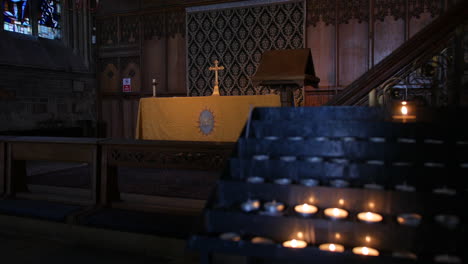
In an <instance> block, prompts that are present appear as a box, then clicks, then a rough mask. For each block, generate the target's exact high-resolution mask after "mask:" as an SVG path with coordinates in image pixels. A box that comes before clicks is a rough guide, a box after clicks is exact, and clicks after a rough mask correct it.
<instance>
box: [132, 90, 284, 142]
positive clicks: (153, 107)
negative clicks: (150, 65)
mask: <svg viewBox="0 0 468 264" xmlns="http://www.w3.org/2000/svg"><path fill="white" fill-rule="evenodd" d="M279 106H281V101H280V96H279V95H275V94H271V95H253V96H202V97H172V98H156V97H150V98H143V99H141V100H140V106H139V109H138V121H137V126H136V134H135V135H136V138H137V139H145V140H183V141H222V142H235V141H237V138H238V137H239V135H240V133H241V132H242V129H243V127H244V125H245V122H246V121H247V119H248V115H249V111H250V108H251V107H279Z"/></svg>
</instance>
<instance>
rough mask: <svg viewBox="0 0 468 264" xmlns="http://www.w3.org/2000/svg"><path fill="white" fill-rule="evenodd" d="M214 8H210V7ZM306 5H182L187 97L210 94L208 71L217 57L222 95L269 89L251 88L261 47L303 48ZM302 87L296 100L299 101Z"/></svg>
mask: <svg viewBox="0 0 468 264" xmlns="http://www.w3.org/2000/svg"><path fill="white" fill-rule="evenodd" d="M214 8H215V9H214ZM304 21H305V10H304V2H303V1H271V0H269V1H248V2H238V3H233V4H224V5H219V6H217V7H216V6H213V7H211V8H206V7H194V8H188V9H187V80H188V82H187V91H188V95H189V96H206V95H210V94H211V93H212V89H213V88H212V87H213V72H211V71H209V70H208V67H209V66H210V65H212V64H213V61H214V60H216V59H217V60H219V61H220V65H222V66H224V67H225V70H224V71H220V76H219V79H220V93H221V95H254V94H265V93H269V90H268V89H267V88H266V87H254V86H253V85H252V82H251V76H252V75H253V74H254V73H255V72H256V70H257V66H258V64H259V62H260V58H261V55H262V54H263V52H264V51H267V50H271V49H297V48H303V47H304V43H305V41H304V40H305V36H304V26H305V25H304V24H305V23H304ZM302 96H303V95H302V89H301V90H300V92H298V93H297V94H296V97H297V98H296V102H297V101H299V102H302Z"/></svg>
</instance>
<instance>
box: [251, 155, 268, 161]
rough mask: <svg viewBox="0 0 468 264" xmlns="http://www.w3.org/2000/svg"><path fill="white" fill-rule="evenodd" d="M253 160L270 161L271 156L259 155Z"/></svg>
mask: <svg viewBox="0 0 468 264" xmlns="http://www.w3.org/2000/svg"><path fill="white" fill-rule="evenodd" d="M252 158H253V159H254V160H258V161H264V160H269V159H270V156H268V155H262V154H259V155H254V156H253V157H252Z"/></svg>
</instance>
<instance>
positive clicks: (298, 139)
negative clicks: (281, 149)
mask: <svg viewBox="0 0 468 264" xmlns="http://www.w3.org/2000/svg"><path fill="white" fill-rule="evenodd" d="M303 139H304V138H303V137H288V140H291V141H300V140H303Z"/></svg>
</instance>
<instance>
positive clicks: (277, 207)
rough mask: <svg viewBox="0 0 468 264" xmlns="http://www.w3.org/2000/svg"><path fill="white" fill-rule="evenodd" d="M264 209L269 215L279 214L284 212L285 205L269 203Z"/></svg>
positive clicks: (274, 202)
mask: <svg viewBox="0 0 468 264" xmlns="http://www.w3.org/2000/svg"><path fill="white" fill-rule="evenodd" d="M263 207H265V211H266V212H268V213H278V212H281V211H283V210H284V204H282V203H279V202H277V201H272V202H267V203H265V205H264V206H263Z"/></svg>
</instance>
